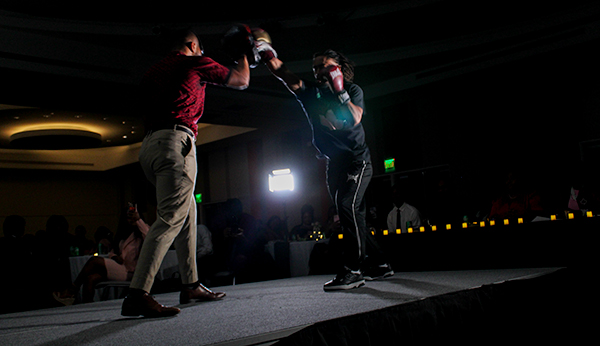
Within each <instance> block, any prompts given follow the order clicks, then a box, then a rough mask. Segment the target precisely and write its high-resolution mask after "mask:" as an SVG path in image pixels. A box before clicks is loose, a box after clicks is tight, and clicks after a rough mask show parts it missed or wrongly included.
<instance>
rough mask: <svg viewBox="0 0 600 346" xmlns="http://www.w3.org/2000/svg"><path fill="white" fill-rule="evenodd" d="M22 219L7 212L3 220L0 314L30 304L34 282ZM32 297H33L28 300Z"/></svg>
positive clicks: (28, 245) (0, 252) (33, 291)
mask: <svg viewBox="0 0 600 346" xmlns="http://www.w3.org/2000/svg"><path fill="white" fill-rule="evenodd" d="M25 225H26V222H25V218H23V217H22V216H20V215H9V216H7V217H6V219H4V223H3V232H4V237H2V238H0V277H2V282H3V284H2V285H0V313H8V312H16V311H21V310H29V309H30V308H32V307H33V305H32V304H33V303H34V301H33V299H35V298H36V297H35V294H34V293H35V292H37V290H36V289H35V287H36V285H37V283H36V280H35V275H33V271H34V269H35V267H34V265H35V263H34V262H33V255H32V249H31V246H30V244H28V243H27V241H26V240H25V237H24V234H25ZM32 297H33V299H32Z"/></svg>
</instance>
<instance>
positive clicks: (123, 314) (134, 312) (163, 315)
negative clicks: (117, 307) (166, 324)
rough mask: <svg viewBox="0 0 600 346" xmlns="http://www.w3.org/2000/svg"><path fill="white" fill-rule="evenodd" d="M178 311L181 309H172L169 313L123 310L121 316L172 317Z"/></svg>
mask: <svg viewBox="0 0 600 346" xmlns="http://www.w3.org/2000/svg"><path fill="white" fill-rule="evenodd" d="M178 313H179V311H172V312H168V313H155V312H150V313H141V312H139V311H123V310H121V316H126V317H139V316H143V317H146V318H157V317H172V316H175V315H177V314H178Z"/></svg>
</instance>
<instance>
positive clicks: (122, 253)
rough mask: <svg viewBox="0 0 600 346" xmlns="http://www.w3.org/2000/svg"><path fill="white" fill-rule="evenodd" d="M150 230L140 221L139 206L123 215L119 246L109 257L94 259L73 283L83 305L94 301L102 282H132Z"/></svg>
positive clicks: (117, 242)
mask: <svg viewBox="0 0 600 346" xmlns="http://www.w3.org/2000/svg"><path fill="white" fill-rule="evenodd" d="M149 229H150V227H149V226H148V225H147V224H146V223H145V222H144V220H142V219H141V218H140V214H139V213H138V210H137V207H129V208H128V209H127V211H126V213H123V214H122V216H121V219H120V222H119V227H118V229H117V234H116V235H115V243H116V244H118V245H117V247H116V248H115V249H113V250H111V251H110V252H109V253H108V258H104V257H101V256H93V257H91V258H90V259H89V260H88V261H87V262H86V264H85V266H84V267H83V269H82V270H81V272H80V273H79V275H78V276H77V278H76V279H75V281H74V282H73V287H72V294H73V295H75V292H77V291H78V290H79V289H80V288H81V289H82V293H81V301H82V303H90V302H92V301H94V294H95V287H96V285H97V284H98V283H100V282H102V281H131V278H132V277H133V272H134V271H135V267H136V265H137V261H138V258H139V255H140V249H141V248H142V244H143V242H144V238H146V234H148V230H149Z"/></svg>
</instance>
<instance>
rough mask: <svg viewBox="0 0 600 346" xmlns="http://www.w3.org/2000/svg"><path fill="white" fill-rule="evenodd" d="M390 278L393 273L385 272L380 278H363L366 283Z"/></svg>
mask: <svg viewBox="0 0 600 346" xmlns="http://www.w3.org/2000/svg"><path fill="white" fill-rule="evenodd" d="M390 276H394V271H391V272H387V273H385V274H383V275H381V276H376V277H371V276H363V277H364V279H365V280H367V281H375V280H381V279H385V278H389V277H390Z"/></svg>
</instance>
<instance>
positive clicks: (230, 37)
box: [221, 24, 260, 68]
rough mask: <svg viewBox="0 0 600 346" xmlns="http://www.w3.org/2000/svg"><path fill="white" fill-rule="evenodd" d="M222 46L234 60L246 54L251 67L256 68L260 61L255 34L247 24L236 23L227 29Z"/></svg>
mask: <svg viewBox="0 0 600 346" xmlns="http://www.w3.org/2000/svg"><path fill="white" fill-rule="evenodd" d="M221 47H222V49H223V51H224V52H225V53H226V54H227V55H228V56H229V57H230V58H232V59H233V60H238V59H240V58H241V57H242V56H244V55H245V56H246V58H247V59H248V65H249V66H250V67H251V68H255V67H256V66H258V63H259V62H260V55H259V54H258V49H257V48H256V45H255V43H254V36H252V32H251V30H250V27H248V25H246V24H236V25H234V26H232V27H231V28H230V29H229V30H227V32H226V33H225V34H224V35H223V38H222V39H221Z"/></svg>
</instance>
